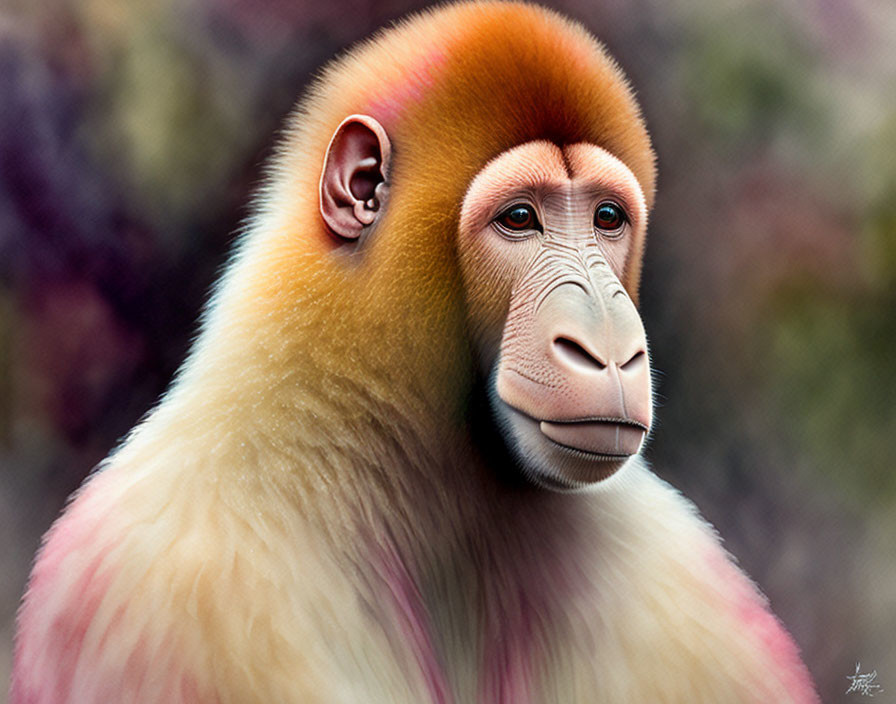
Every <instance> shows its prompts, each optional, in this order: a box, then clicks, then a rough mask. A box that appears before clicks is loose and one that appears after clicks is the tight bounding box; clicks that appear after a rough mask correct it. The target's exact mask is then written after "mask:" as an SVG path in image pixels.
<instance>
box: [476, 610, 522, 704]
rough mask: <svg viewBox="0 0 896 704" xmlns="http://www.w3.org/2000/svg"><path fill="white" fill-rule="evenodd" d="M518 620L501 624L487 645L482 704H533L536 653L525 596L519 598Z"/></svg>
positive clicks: (481, 686)
mask: <svg viewBox="0 0 896 704" xmlns="http://www.w3.org/2000/svg"><path fill="white" fill-rule="evenodd" d="M518 599H519V603H520V606H521V608H520V611H519V614H518V617H517V618H515V619H511V620H509V621H508V622H505V623H503V624H500V628H499V629H498V631H497V633H492V634H490V637H489V640H488V642H487V643H486V645H485V669H484V671H483V674H482V681H481V684H480V688H479V701H480V702H481V703H482V704H530V702H531V701H532V699H531V697H530V693H531V691H532V671H531V665H530V660H529V653H530V652H532V651H533V650H534V648H533V645H534V637H533V633H534V627H533V624H532V608H531V607H530V605H529V604H528V603H527V600H526V597H525V594H522V593H521V594H520V595H519V597H518Z"/></svg>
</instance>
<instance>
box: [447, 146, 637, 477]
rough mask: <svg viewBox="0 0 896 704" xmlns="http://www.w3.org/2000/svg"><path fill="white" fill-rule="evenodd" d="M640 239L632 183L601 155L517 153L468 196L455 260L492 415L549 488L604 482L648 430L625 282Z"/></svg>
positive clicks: (583, 150) (484, 174)
mask: <svg viewBox="0 0 896 704" xmlns="http://www.w3.org/2000/svg"><path fill="white" fill-rule="evenodd" d="M645 227H646V206H645V199H644V195H643V193H642V191H641V188H640V187H639V185H638V181H637V179H636V178H635V176H634V175H633V174H632V172H631V171H630V170H629V169H628V168H627V167H626V166H625V164H623V163H622V162H621V161H619V160H618V159H616V158H615V157H614V156H612V155H611V154H610V153H608V152H607V151H605V150H603V149H601V148H600V147H597V146H595V145H592V144H584V143H583V144H575V145H570V146H565V147H563V148H560V147H558V146H557V145H555V144H552V143H550V142H542V141H538V142H529V143H526V144H522V145H520V146H518V147H515V148H513V149H510V150H508V151H506V152H504V153H503V154H501V155H499V156H498V157H497V158H495V159H494V160H492V161H491V162H489V163H488V164H487V165H486V166H485V167H484V168H483V169H482V170H481V171H480V172H479V173H478V174H477V176H476V177H475V178H474V180H473V182H472V183H471V185H470V187H469V190H468V191H467V194H466V197H465V199H464V202H463V206H462V210H461V219H460V230H459V256H460V260H461V268H462V272H463V277H464V284H465V288H466V291H467V297H468V300H469V310H470V318H471V327H472V330H473V335H474V338H475V342H476V346H477V348H478V353H479V356H480V363H481V364H482V365H483V367H484V369H485V370H487V372H488V374H489V378H490V384H491V389H490V399H491V403H492V407H493V408H492V410H493V413H494V416H495V417H496V418H497V421H498V425H499V427H500V430H501V432H502V434H503V436H504V439H505V442H506V443H507V445H508V446H509V447H510V448H511V451H512V452H513V454H514V455H515V456H516V458H517V460H518V461H519V462H520V463H521V465H522V467H523V469H524V471H525V472H526V473H528V474H529V475H530V476H531V477H532V478H534V479H535V480H536V481H538V482H539V483H541V484H543V485H545V486H548V487H551V488H557V489H572V488H578V487H583V486H587V485H589V484H592V483H594V482H598V481H600V480H602V479H605V478H607V477H609V476H610V475H612V474H613V473H615V472H616V471H617V470H618V469H619V468H620V467H622V465H623V464H624V463H625V462H626V461H627V460H628V459H629V458H630V457H631V456H632V455H634V454H636V453H637V452H638V451H639V450H640V448H641V445H642V443H643V441H644V438H645V436H646V434H647V432H648V430H649V428H650V424H651V391H650V368H649V361H648V356H647V340H646V338H645V334H644V327H643V325H642V323H641V318H640V316H639V315H638V312H637V309H636V308H635V305H634V303H633V301H632V298H631V296H630V295H629V292H627V291H626V290H625V287H624V286H623V285H622V283H621V281H622V280H625V278H626V273H627V268H628V267H630V266H633V265H634V264H635V263H634V262H632V261H631V260H632V259H633V258H634V257H635V255H634V251H635V248H634V246H633V245H634V242H635V241H637V239H638V238H640V237H642V236H643V230H644V228H645Z"/></svg>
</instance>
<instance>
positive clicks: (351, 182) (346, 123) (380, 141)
mask: <svg viewBox="0 0 896 704" xmlns="http://www.w3.org/2000/svg"><path fill="white" fill-rule="evenodd" d="M391 152H392V147H391V144H390V142H389V137H388V135H387V134H386V130H385V129H383V126H382V125H381V124H380V123H379V122H377V121H376V120H374V119H373V118H372V117H369V116H368V115H349V116H348V117H347V118H345V119H344V120H343V121H342V123H341V124H340V125H339V127H337V128H336V132H335V133H334V134H333V139H331V140H330V146H328V147H327V155H326V157H324V169H323V173H321V176H320V214H321V215H322V216H323V218H324V222H326V223H327V226H328V227H329V228H330V229H331V230H332V231H333V232H334V233H335V234H336V235H337V236H339V237H343V238H345V239H349V240H354V239H357V238H358V237H359V236H360V235H361V232H362V230H363V229H364V228H365V227H367V226H369V225H372V224H373V223H374V222H375V221H376V219H377V217H378V216H379V214H380V212H381V210H382V208H383V204H384V201H385V199H386V195H387V191H388V181H387V177H388V175H389V160H390V156H391Z"/></svg>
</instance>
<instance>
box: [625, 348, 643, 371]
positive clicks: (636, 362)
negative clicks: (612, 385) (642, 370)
mask: <svg viewBox="0 0 896 704" xmlns="http://www.w3.org/2000/svg"><path fill="white" fill-rule="evenodd" d="M646 359H647V353H646V352H644V350H638V351H637V352H635V354H634V355H633V356H632V358H631V359H630V360H628V361H627V362H626V363H625V364H623V365H621V366H620V367H619V368H620V369H621V370H622V371H625V372H630V371H634V370H635V369H637V368H638V366H640V365H641V364H642V363H643V362H644V361H645V360H646Z"/></svg>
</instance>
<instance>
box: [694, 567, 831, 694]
mask: <svg viewBox="0 0 896 704" xmlns="http://www.w3.org/2000/svg"><path fill="white" fill-rule="evenodd" d="M706 562H707V564H708V566H709V568H710V570H711V571H712V572H713V573H714V574H715V575H717V576H718V578H719V579H720V581H721V583H722V585H723V589H724V590H725V594H726V596H727V597H728V598H729V599H730V601H731V603H732V604H733V606H734V614H735V618H736V619H737V621H738V623H740V624H741V626H742V628H743V631H744V632H745V633H749V634H752V635H753V637H754V638H756V639H758V640H759V642H760V643H761V644H762V645H761V649H762V650H763V651H764V652H765V654H766V655H767V656H768V658H769V660H771V661H772V662H773V663H774V666H775V672H777V673H780V674H781V675H782V684H783V686H784V687H785V689H786V690H787V692H788V693H789V694H790V696H792V697H793V701H794V702H795V703H796V704H818V702H819V701H820V700H819V699H818V696H817V695H816V693H815V687H814V685H813V684H812V679H811V677H810V676H809V671H808V670H807V669H806V666H805V665H804V664H803V661H802V659H801V658H800V654H799V650H798V648H797V646H796V643H794V641H793V638H792V637H791V635H790V634H789V633H788V632H787V630H786V629H785V628H784V626H783V625H782V624H781V622H780V621H779V620H778V619H777V617H776V616H775V615H774V614H773V613H772V612H771V611H770V610H769V607H768V604H767V603H765V602H764V600H762V597H761V596H760V595H759V594H758V593H757V592H756V591H755V589H754V588H753V586H752V585H751V584H750V583H749V581H748V580H747V578H745V577H744V575H743V574H742V573H741V572H740V571H739V570H738V569H737V568H736V567H735V566H734V565H733V564H732V563H731V561H730V560H729V559H728V557H727V556H726V555H725V554H724V553H722V552H720V551H718V550H714V551H712V552H710V553H709V554H708V555H707V556H706ZM757 704H761V703H760V702H757Z"/></svg>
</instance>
